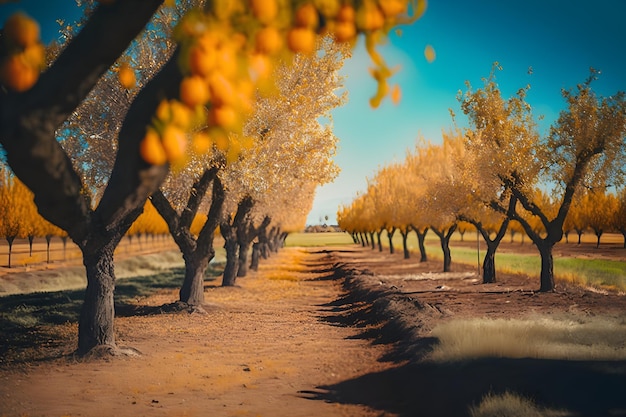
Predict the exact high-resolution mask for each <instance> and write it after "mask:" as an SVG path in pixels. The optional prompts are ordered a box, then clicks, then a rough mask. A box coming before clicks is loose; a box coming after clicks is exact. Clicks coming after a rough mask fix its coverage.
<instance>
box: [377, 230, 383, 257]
mask: <svg viewBox="0 0 626 417" xmlns="http://www.w3.org/2000/svg"><path fill="white" fill-rule="evenodd" d="M383 230H384V229H380V230H379V231H378V232H376V239H378V252H382V251H383V242H381V240H380V235H382V234H383Z"/></svg>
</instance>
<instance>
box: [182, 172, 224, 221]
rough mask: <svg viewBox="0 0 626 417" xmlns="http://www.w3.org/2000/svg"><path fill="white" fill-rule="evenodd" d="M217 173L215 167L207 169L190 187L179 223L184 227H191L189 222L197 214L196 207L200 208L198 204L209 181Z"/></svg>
mask: <svg viewBox="0 0 626 417" xmlns="http://www.w3.org/2000/svg"><path fill="white" fill-rule="evenodd" d="M218 171H219V168H217V167H213V168H210V169H209V168H207V169H205V170H204V172H203V173H202V176H201V177H200V178H199V179H198V180H197V181H196V182H194V184H193V186H192V187H191V193H190V194H189V200H187V205H186V206H185V208H184V209H183V212H182V213H181V215H180V222H181V224H183V225H184V226H186V227H190V226H191V222H193V219H194V217H196V213H197V212H198V207H200V203H201V202H202V199H203V198H204V196H205V194H206V192H207V190H208V189H209V185H210V184H211V181H213V179H214V178H215V177H216V176H217V172H218Z"/></svg>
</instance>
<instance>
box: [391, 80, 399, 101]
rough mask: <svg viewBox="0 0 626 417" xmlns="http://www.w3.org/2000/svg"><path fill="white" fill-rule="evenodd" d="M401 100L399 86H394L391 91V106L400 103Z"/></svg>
mask: <svg viewBox="0 0 626 417" xmlns="http://www.w3.org/2000/svg"><path fill="white" fill-rule="evenodd" d="M401 99H402V90H400V86H399V85H397V84H396V85H394V86H393V88H392V89H391V101H392V102H393V104H396V105H397V104H399V103H400V100H401Z"/></svg>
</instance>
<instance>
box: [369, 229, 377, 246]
mask: <svg viewBox="0 0 626 417" xmlns="http://www.w3.org/2000/svg"><path fill="white" fill-rule="evenodd" d="M375 235H376V232H370V242H371V243H372V250H374V249H376V242H375V241H374V236H375Z"/></svg>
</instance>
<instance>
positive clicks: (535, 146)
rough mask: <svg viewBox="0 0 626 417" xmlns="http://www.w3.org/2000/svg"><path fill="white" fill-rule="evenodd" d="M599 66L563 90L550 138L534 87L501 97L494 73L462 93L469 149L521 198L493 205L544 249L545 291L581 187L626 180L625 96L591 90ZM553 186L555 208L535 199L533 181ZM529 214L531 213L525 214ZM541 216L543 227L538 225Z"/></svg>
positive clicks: (542, 278)
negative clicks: (538, 115)
mask: <svg viewBox="0 0 626 417" xmlns="http://www.w3.org/2000/svg"><path fill="white" fill-rule="evenodd" d="M595 75H596V74H595V72H593V71H592V74H591V76H590V77H589V78H588V79H587V80H586V81H585V82H584V83H581V84H579V85H578V86H577V87H576V89H574V90H563V91H562V95H563V98H564V99H565V102H566V104H567V108H566V109H565V110H564V111H562V112H561V114H560V115H559V118H558V120H557V121H556V122H555V123H554V124H553V125H552V127H551V129H550V133H549V134H548V135H547V137H545V138H542V137H541V136H540V135H539V134H538V133H537V131H536V128H535V122H534V118H533V115H532V112H531V107H530V105H528V103H526V100H525V97H526V92H527V90H528V87H526V88H522V89H520V90H518V92H517V94H516V95H514V96H513V97H511V98H509V99H505V98H503V97H502V95H501V93H500V89H499V87H498V85H497V83H496V81H495V75H494V72H492V74H491V76H490V77H489V78H487V79H485V80H484V87H483V88H481V89H478V90H475V91H474V90H472V89H471V87H469V89H468V91H467V92H466V93H465V94H464V95H461V96H460V97H459V99H460V101H461V106H462V109H463V112H464V113H465V114H466V115H467V116H468V118H469V121H470V125H471V129H472V134H471V135H470V136H469V138H470V139H471V140H470V142H469V143H468V147H469V148H470V152H473V153H474V154H475V155H476V157H477V159H479V160H480V161H481V162H480V163H481V164H482V165H483V166H484V169H485V170H487V172H488V173H490V175H491V177H492V178H493V179H494V180H495V181H496V183H497V184H498V187H502V188H506V189H508V190H510V192H511V193H512V194H513V196H514V197H515V198H516V199H517V200H518V204H516V205H515V207H514V209H513V210H509V207H508V206H506V205H503V204H502V202H500V201H498V200H492V201H491V202H490V204H491V206H492V207H493V208H494V209H497V210H500V211H501V212H502V213H506V214H507V215H508V216H509V217H510V218H511V219H513V220H516V221H518V222H519V223H520V224H521V225H522V226H523V227H524V230H525V231H526V234H527V235H528V236H529V237H530V239H531V240H532V241H533V243H534V244H535V245H536V246H537V249H538V250H539V253H540V255H541V275H540V281H541V285H540V291H553V290H554V261H553V257H552V248H553V247H554V245H555V244H556V243H557V242H559V241H560V240H561V239H562V237H563V225H564V222H565V218H566V216H567V214H568V212H569V210H570V207H571V204H572V200H573V198H574V194H575V192H576V190H577V189H578V188H579V187H581V186H582V185H583V184H585V183H586V185H587V186H602V184H606V182H607V180H608V181H621V176H623V172H621V171H622V170H623V167H624V165H625V162H626V144H625V142H624V134H625V133H626V123H625V121H626V96H625V95H624V93H621V92H620V93H616V94H614V95H612V96H610V97H599V96H597V95H596V93H595V92H594V91H593V89H592V83H593V80H594V79H595ZM539 185H542V186H544V187H553V189H552V190H550V195H551V201H550V206H554V207H555V209H556V210H555V211H554V214H553V215H550V213H549V211H550V209H546V207H545V206H543V205H542V204H541V201H539V200H536V199H535V198H534V197H535V187H537V186H539ZM527 214H528V215H530V217H529V216H527ZM529 219H537V220H538V222H539V223H540V226H541V227H539V228H538V227H533V225H532V224H531V222H530V221H529Z"/></svg>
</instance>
